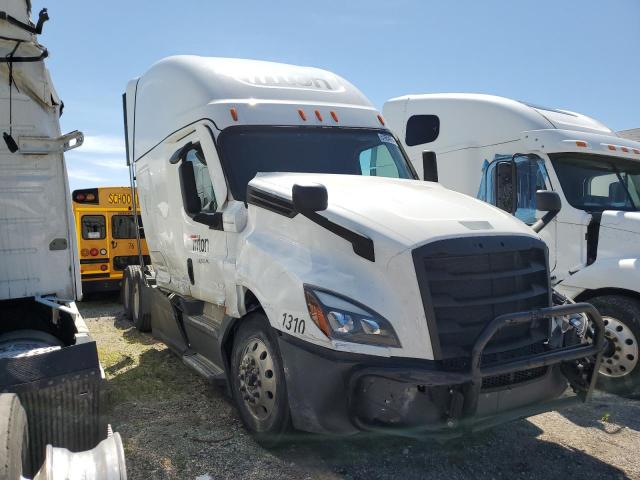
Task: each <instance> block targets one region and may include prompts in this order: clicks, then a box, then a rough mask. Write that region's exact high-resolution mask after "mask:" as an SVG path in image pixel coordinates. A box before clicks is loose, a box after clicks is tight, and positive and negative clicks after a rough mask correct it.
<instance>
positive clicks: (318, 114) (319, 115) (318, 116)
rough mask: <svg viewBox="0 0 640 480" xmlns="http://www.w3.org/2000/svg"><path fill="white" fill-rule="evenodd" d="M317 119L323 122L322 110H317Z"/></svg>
mask: <svg viewBox="0 0 640 480" xmlns="http://www.w3.org/2000/svg"><path fill="white" fill-rule="evenodd" d="M315 113H316V118H317V119H318V120H320V121H322V115H321V114H320V110H316V112H315Z"/></svg>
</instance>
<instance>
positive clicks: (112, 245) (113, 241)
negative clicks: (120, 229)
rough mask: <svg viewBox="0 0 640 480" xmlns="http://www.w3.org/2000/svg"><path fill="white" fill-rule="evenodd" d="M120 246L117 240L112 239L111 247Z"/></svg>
mask: <svg viewBox="0 0 640 480" xmlns="http://www.w3.org/2000/svg"><path fill="white" fill-rule="evenodd" d="M117 246H118V242H116V241H115V240H111V248H116V247H117Z"/></svg>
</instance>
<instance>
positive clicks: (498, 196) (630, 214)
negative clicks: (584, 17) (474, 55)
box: [383, 94, 640, 396]
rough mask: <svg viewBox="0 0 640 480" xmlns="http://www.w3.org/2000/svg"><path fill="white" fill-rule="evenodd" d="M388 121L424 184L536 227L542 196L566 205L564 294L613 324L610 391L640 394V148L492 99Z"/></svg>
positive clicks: (557, 265) (556, 235) (416, 100)
mask: <svg viewBox="0 0 640 480" xmlns="http://www.w3.org/2000/svg"><path fill="white" fill-rule="evenodd" d="M383 112H384V117H385V120H386V121H387V123H388V125H389V126H390V128H391V129H392V130H393V131H394V132H395V133H396V134H397V135H398V137H399V138H400V139H401V141H402V143H403V146H404V148H405V149H406V151H407V153H408V154H409V157H410V159H411V161H412V162H413V165H414V167H415V168H416V170H417V171H418V173H419V174H420V175H426V176H427V177H428V178H431V179H433V180H436V179H437V180H438V181H439V182H440V183H442V184H443V185H444V186H445V187H447V188H451V189H453V190H456V191H458V192H462V193H466V194H468V195H471V196H474V197H475V196H477V198H479V199H481V200H484V201H486V202H489V203H491V204H493V205H497V206H499V207H500V208H501V209H503V210H505V211H507V212H509V213H512V214H513V215H515V216H516V217H518V218H519V219H521V220H522V221H523V222H525V223H527V224H529V225H532V224H533V223H534V222H536V221H537V220H538V219H539V218H540V217H541V216H542V215H544V212H540V211H537V210H536V191H538V190H541V189H543V190H548V191H554V192H557V193H558V195H560V197H561V199H562V210H561V211H560V212H559V214H558V215H557V217H556V219H555V220H554V221H553V222H552V223H551V224H550V225H549V227H547V228H546V229H545V230H544V231H543V232H542V236H543V238H544V239H545V241H546V242H547V245H548V246H549V260H550V266H551V274H552V280H553V284H554V285H555V288H556V289H557V290H559V291H560V292H561V293H563V294H564V295H566V296H567V297H569V298H571V299H573V300H575V301H578V302H580V301H588V302H590V303H592V304H593V305H594V306H596V307H597V308H598V310H599V311H600V313H601V314H602V316H603V318H604V321H605V324H606V326H607V338H608V345H607V347H606V349H605V353H604V358H603V362H602V364H601V368H600V374H601V375H600V379H599V387H600V388H602V389H604V390H607V391H610V392H614V393H619V394H622V395H631V396H635V395H638V394H639V393H640V362H639V353H640V352H639V348H638V341H640V143H638V142H635V141H633V140H631V139H630V138H622V137H621V136H618V135H616V134H615V133H614V132H613V131H612V130H611V129H609V128H608V127H606V126H605V125H603V124H602V123H600V122H599V121H597V120H595V119H593V118H590V117H587V116H585V115H582V114H579V113H575V112H570V111H566V110H557V109H552V108H545V107H540V106H535V105H529V104H525V103H522V102H518V101H515V100H510V99H507V98H502V97H496V96H491V95H476V94H427V95H406V96H402V97H398V98H394V99H391V100H389V101H388V102H387V103H385V105H384V109H383ZM627 135H628V136H629V137H631V132H629V133H628V134H627ZM432 152H433V153H432ZM436 158H437V160H436ZM425 167H426V172H425V171H423V170H425Z"/></svg>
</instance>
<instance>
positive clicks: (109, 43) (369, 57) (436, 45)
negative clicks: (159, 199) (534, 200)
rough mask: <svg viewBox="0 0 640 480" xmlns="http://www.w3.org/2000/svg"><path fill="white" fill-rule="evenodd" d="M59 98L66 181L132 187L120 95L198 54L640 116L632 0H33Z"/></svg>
mask: <svg viewBox="0 0 640 480" xmlns="http://www.w3.org/2000/svg"><path fill="white" fill-rule="evenodd" d="M42 7H48V8H49V15H50V17H51V21H50V22H49V23H47V24H45V29H44V33H43V35H42V36H41V37H40V41H41V43H43V44H44V45H45V46H47V47H48V49H49V51H50V58H49V60H48V66H49V69H50V70H51V73H52V77H53V81H54V83H55V85H56V88H57V90H58V93H59V94H60V96H61V98H62V99H63V100H64V102H65V111H64V115H63V117H62V128H63V130H64V131H69V130H74V129H79V130H82V131H84V133H85V135H86V136H87V140H86V143H85V145H84V146H83V147H81V148H79V149H78V150H75V151H73V152H70V153H69V154H68V157H67V158H68V162H69V172H70V181H71V188H72V189H75V188H82V187H91V186H96V185H119V184H121V185H126V184H127V183H128V180H127V171H126V168H125V167H124V164H125V159H124V143H123V133H122V130H123V127H122V111H121V98H120V96H121V94H122V91H123V90H124V88H125V85H126V82H127V81H128V80H129V79H131V78H133V77H136V76H139V75H141V74H142V73H144V71H145V70H146V69H147V68H148V67H149V66H150V65H151V64H152V63H153V62H155V61H157V60H159V59H161V58H163V57H165V56H168V55H175V54H197V55H209V56H227V57H242V58H255V59H261V60H272V61H281V62H287V63H294V64H301V65H311V66H316V67H320V68H325V69H328V70H332V71H334V72H336V73H338V74H340V75H342V76H344V77H346V78H347V79H349V80H350V81H351V82H353V83H354V84H355V85H356V86H358V87H359V88H360V89H361V90H362V91H363V92H364V93H365V95H367V96H368V97H369V98H370V99H371V100H372V101H373V103H374V104H375V105H376V106H377V107H378V108H382V104H383V103H384V101H385V100H386V99H388V98H390V97H394V96H398V95H403V94H406V93H431V92H481V93H492V94H498V95H504V96H507V97H512V98H516V99H519V100H525V101H529V102H532V103H537V104H541V105H546V106H550V107H557V108H565V109H569V110H576V111H579V112H581V113H585V114H587V115H592V116H594V117H596V118H597V119H599V120H601V121H603V122H604V123H605V124H607V125H609V126H610V127H611V128H613V129H615V130H622V129H627V128H634V127H640V113H639V112H640V26H639V25H640V1H639V0H608V1H603V0H580V1H579V0H565V1H558V0H519V1H513V0H482V1H479V0H461V1H455V2H454V1H444V0H442V1H438V2H436V1H426V0H394V1H379V0H349V1H347V0H342V1H338V0H325V1H323V2H309V1H301V0H298V1H296V2H293V1H284V0H283V1H279V0H271V1H268V2H267V1H264V0H263V1H254V0H244V1H239V0H235V1H227V0H216V1H204V0H202V1H196V0H180V1H179V2H167V1H161V0H157V1H140V0H137V1H131V0H129V1H122V0H111V1H109V2H87V1H79V0H64V1H60V0H58V1H56V2H53V1H41V0H34V1H33V12H34V16H35V15H37V12H38V11H39V10H40V8H42Z"/></svg>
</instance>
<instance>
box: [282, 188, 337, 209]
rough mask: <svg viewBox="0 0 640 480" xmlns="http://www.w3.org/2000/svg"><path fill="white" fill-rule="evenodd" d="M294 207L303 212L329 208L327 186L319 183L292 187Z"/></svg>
mask: <svg viewBox="0 0 640 480" xmlns="http://www.w3.org/2000/svg"><path fill="white" fill-rule="evenodd" d="M291 196H292V200H293V208H295V209H296V211H297V212H300V213H302V214H305V213H313V212H320V211H322V210H326V209H327V202H328V195H327V187H325V186H324V185H320V184H319V183H316V184H312V185H298V184H296V185H294V186H293V189H292V194H291Z"/></svg>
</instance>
